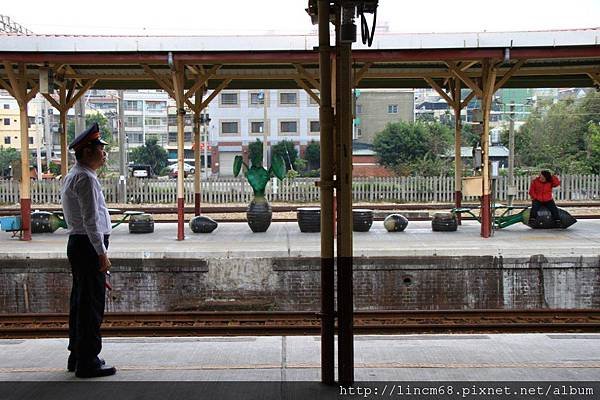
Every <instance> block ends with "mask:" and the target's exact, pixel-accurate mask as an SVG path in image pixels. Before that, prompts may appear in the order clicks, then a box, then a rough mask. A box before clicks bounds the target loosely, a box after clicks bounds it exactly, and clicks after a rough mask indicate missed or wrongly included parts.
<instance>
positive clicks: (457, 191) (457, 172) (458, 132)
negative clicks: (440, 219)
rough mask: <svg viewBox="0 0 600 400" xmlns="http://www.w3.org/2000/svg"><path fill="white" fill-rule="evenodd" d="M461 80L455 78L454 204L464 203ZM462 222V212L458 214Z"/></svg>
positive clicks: (459, 220) (459, 221) (456, 205)
mask: <svg viewBox="0 0 600 400" xmlns="http://www.w3.org/2000/svg"><path fill="white" fill-rule="evenodd" d="M460 111H461V103H460V80H458V79H454V206H455V207H457V208H458V207H461V205H462V154H461V147H462V146H461V144H462V121H461V119H460ZM456 215H457V217H458V224H459V225H460V224H461V222H462V221H461V213H457V214H456Z"/></svg>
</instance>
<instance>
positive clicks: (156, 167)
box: [131, 138, 168, 174]
mask: <svg viewBox="0 0 600 400" xmlns="http://www.w3.org/2000/svg"><path fill="white" fill-rule="evenodd" d="M167 159H168V155H167V151H166V150H165V149H164V148H162V147H161V146H159V145H158V144H157V140H156V139H154V138H152V139H148V140H146V144H144V145H143V146H140V147H136V148H135V149H133V151H132V152H131V160H132V161H133V162H134V163H135V164H142V165H149V166H150V167H151V168H152V171H153V173H154V174H157V173H159V172H161V171H162V170H163V168H165V167H166V166H167Z"/></svg>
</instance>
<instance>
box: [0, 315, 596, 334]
mask: <svg viewBox="0 0 600 400" xmlns="http://www.w3.org/2000/svg"><path fill="white" fill-rule="evenodd" d="M599 328H600V310H596V309H595V310H520V311H515V310H471V311H458V310H450V311H371V312H356V313H355V315H354V332H355V333H357V334H417V333H525V332H527V333H531V332H563V333H564V332H571V333H573V332H599ZM102 331H103V335H105V336H241V335H252V336H259V335H265V336H267V335H296V336H298V335H318V334H319V332H320V316H319V314H318V313H317V312H218V313H216V312H167V313H161V312H143V313H107V314H106V316H105V320H104V323H103V325H102ZM67 336H68V318H67V315H66V314H3V315H0V338H4V339H6V338H51V337H67Z"/></svg>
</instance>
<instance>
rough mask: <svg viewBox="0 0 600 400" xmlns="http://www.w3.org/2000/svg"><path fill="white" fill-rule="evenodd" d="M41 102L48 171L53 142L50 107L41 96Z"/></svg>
mask: <svg viewBox="0 0 600 400" xmlns="http://www.w3.org/2000/svg"><path fill="white" fill-rule="evenodd" d="M42 102H43V103H42V104H43V107H44V109H43V114H42V116H43V118H44V141H45V142H46V169H47V170H48V171H50V160H51V158H52V149H53V148H54V143H53V142H52V131H51V125H50V112H49V111H50V107H48V100H46V98H42Z"/></svg>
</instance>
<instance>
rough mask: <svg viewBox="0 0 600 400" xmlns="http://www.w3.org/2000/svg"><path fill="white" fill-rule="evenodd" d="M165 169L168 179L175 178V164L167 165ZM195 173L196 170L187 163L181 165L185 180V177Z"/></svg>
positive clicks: (176, 169)
mask: <svg viewBox="0 0 600 400" xmlns="http://www.w3.org/2000/svg"><path fill="white" fill-rule="evenodd" d="M167 168H169V170H170V171H169V177H170V178H177V175H178V173H177V172H178V166H177V163H175V164H171V165H169V166H168V167H167ZM195 172H196V169H195V168H194V166H193V165H190V164H188V163H183V177H184V178H187V176H188V175H189V174H193V173H195Z"/></svg>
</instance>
